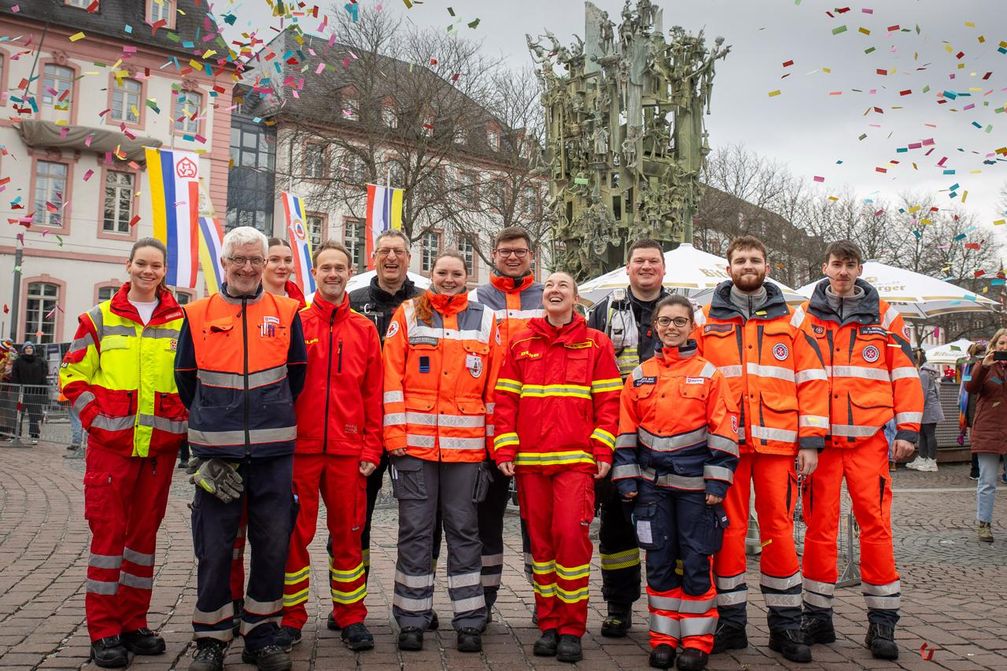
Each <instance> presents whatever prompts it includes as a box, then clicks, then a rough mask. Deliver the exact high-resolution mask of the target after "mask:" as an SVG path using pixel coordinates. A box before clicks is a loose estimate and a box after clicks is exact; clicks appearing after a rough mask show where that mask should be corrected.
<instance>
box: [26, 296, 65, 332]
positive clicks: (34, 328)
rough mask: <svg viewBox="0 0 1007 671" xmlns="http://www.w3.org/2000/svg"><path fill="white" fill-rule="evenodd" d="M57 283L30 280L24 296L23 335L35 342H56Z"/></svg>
mask: <svg viewBox="0 0 1007 671" xmlns="http://www.w3.org/2000/svg"><path fill="white" fill-rule="evenodd" d="M57 305H59V285H58V284H53V283H52V282H30V283H29V284H28V295H27V296H26V297H25V314H24V336H25V340H33V341H35V342H36V343H44V342H56V310H57Z"/></svg>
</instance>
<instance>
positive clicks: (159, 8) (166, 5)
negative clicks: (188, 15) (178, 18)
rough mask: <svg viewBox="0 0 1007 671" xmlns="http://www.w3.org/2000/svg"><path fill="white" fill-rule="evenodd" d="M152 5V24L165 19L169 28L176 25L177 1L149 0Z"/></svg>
mask: <svg viewBox="0 0 1007 671" xmlns="http://www.w3.org/2000/svg"><path fill="white" fill-rule="evenodd" d="M147 2H149V3H150V22H151V23H157V22H158V21H160V20H161V19H164V22H165V24H167V25H168V26H169V27H171V26H173V25H174V19H175V0H147Z"/></svg>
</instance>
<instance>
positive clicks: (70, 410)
mask: <svg viewBox="0 0 1007 671" xmlns="http://www.w3.org/2000/svg"><path fill="white" fill-rule="evenodd" d="M56 400H58V401H59V402H60V403H65V404H66V416H67V419H69V420H70V444H69V445H67V446H66V454H64V455H63V458H64V459H80V458H81V457H83V456H84V450H83V447H84V426H83V425H82V424H81V423H80V415H79V414H78V413H77V410H76V409H74V407H73V404H72V403H70V402H69V400H70V399H68V398H67V397H66V394H64V393H63V391H62V390H60V392H59V397H58V398H57V399H56Z"/></svg>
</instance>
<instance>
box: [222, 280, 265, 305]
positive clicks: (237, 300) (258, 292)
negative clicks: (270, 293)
mask: <svg viewBox="0 0 1007 671" xmlns="http://www.w3.org/2000/svg"><path fill="white" fill-rule="evenodd" d="M263 294H265V292H264V291H263V289H262V283H261V282H259V286H258V287H257V288H256V289H255V294H254V295H252V296H237V297H235V296H232V295H230V294H229V293H227V282H224V283H223V284H221V285H220V292H219V293H218V294H217V295H218V296H220V298H221V300H223V301H224V302H225V303H230V304H231V305H241V304H242V303H258V302H259V301H261V300H262V296H263Z"/></svg>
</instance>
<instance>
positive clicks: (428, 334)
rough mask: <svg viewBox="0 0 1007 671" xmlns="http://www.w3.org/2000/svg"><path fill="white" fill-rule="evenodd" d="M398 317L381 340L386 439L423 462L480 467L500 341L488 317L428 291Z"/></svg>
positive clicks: (458, 299)
mask: <svg viewBox="0 0 1007 671" xmlns="http://www.w3.org/2000/svg"><path fill="white" fill-rule="evenodd" d="M424 295H425V296H426V297H427V299H428V300H429V301H430V305H431V308H432V310H431V312H432V314H431V316H430V319H429V320H426V321H424V320H421V319H420V318H419V315H417V314H416V303H417V301H419V300H420V298H414V299H410V300H408V301H405V302H404V303H403V304H402V305H400V306H399V307H398V309H397V310H396V311H395V315H394V316H393V317H392V321H391V323H390V324H389V325H388V333H387V334H385V347H384V356H385V378H384V390H385V391H384V402H385V416H384V438H385V449H386V450H388V451H392V450H397V449H401V448H406V451H407V454H409V456H412V457H416V458H418V459H423V460H425V461H446V462H481V461H483V460H485V459H486V455H487V449H488V448H489V446H490V445H492V441H493V386H494V385H495V384H496V378H497V373H498V372H499V369H500V352H499V348H500V334H499V332H498V331H497V326H496V319H495V318H494V315H493V311H492V310H490V309H488V308H487V307H485V306H484V305H481V304H479V303H470V302H469V299H468V296H467V295H466V294H454V295H444V294H435V293H433V292H432V291H429V290H428V291H426V292H425V294H424Z"/></svg>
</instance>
